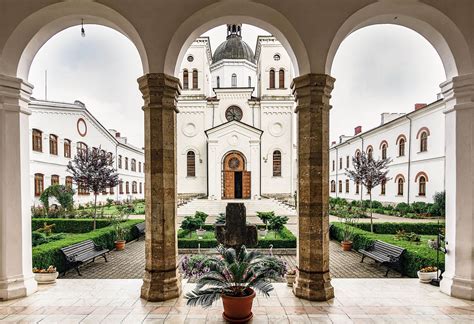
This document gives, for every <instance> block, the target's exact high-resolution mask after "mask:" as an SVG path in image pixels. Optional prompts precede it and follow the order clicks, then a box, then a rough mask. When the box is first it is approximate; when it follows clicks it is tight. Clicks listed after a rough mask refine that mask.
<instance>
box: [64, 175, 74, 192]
mask: <svg viewBox="0 0 474 324" xmlns="http://www.w3.org/2000/svg"><path fill="white" fill-rule="evenodd" d="M64 184H65V186H66V187H67V188H70V189H72V177H66V181H65V183H64Z"/></svg>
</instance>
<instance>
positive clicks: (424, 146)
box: [420, 132, 428, 152]
mask: <svg viewBox="0 0 474 324" xmlns="http://www.w3.org/2000/svg"><path fill="white" fill-rule="evenodd" d="M426 151H428V133H427V132H423V133H421V136H420V152H426Z"/></svg>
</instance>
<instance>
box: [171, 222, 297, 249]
mask: <svg viewBox="0 0 474 324" xmlns="http://www.w3.org/2000/svg"><path fill="white" fill-rule="evenodd" d="M203 228H204V229H206V233H205V234H204V235H203V236H202V238H201V239H199V238H198V236H197V234H196V232H195V231H192V232H191V233H190V232H189V231H185V230H183V229H180V230H179V231H178V248H181V249H183V248H188V249H191V248H197V247H198V244H200V246H201V248H214V247H216V246H217V245H218V243H217V240H216V237H215V233H214V229H213V226H212V225H208V226H203ZM271 245H272V246H273V247H274V248H296V237H295V236H294V235H293V233H291V232H290V231H289V230H288V229H287V228H286V227H285V228H283V230H282V231H281V232H279V233H275V232H273V231H269V232H268V233H267V235H266V236H265V237H259V238H258V245H257V247H259V248H269V247H270V246H271Z"/></svg>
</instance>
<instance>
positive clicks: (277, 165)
mask: <svg viewBox="0 0 474 324" xmlns="http://www.w3.org/2000/svg"><path fill="white" fill-rule="evenodd" d="M273 176H274V177H281V152H280V151H274V152H273Z"/></svg>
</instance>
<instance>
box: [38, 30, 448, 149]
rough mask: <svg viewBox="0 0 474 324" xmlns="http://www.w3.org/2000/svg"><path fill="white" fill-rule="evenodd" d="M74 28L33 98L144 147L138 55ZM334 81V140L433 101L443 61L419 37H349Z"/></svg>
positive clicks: (44, 62)
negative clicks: (87, 116) (77, 107)
mask: <svg viewBox="0 0 474 324" xmlns="http://www.w3.org/2000/svg"><path fill="white" fill-rule="evenodd" d="M85 29H86V37H84V38H83V37H81V35H80V27H78V26H76V27H72V28H69V29H66V30H64V31H62V32H61V33H59V34H57V35H56V36H54V37H53V38H51V39H50V40H49V41H48V42H47V43H46V44H45V45H44V46H43V47H42V48H41V49H40V51H39V52H38V54H37V55H36V57H35V59H34V61H33V64H32V67H31V70H30V75H29V81H30V82H31V83H33V85H34V86H35V89H34V92H33V96H34V97H36V98H38V99H44V98H45V90H44V89H45V87H44V84H45V82H44V80H45V70H47V71H48V93H47V96H48V100H53V101H65V102H73V101H74V100H81V101H82V102H84V103H85V104H86V106H87V108H88V109H89V110H90V111H91V112H92V113H93V114H94V115H95V116H96V117H97V118H98V120H99V121H100V122H101V123H102V124H103V125H104V126H105V127H107V128H115V129H117V130H119V131H120V132H121V133H122V134H123V136H127V137H128V138H129V141H130V143H132V144H135V145H137V146H141V145H143V113H142V110H141V106H142V99H141V94H140V92H139V90H138V84H137V82H136V79H137V78H138V77H140V76H141V75H142V69H141V63H140V58H139V55H138V52H137V51H136V49H135V48H134V46H133V44H132V43H131V42H130V41H129V40H128V39H127V38H126V37H125V36H123V35H122V34H120V33H118V32H116V31H114V30H112V29H109V28H106V27H101V26H95V25H86V26H85ZM242 34H243V38H244V40H245V41H246V42H247V43H248V44H249V45H250V46H251V47H252V48H255V42H256V39H257V36H258V35H261V34H268V33H266V32H265V31H263V30H261V29H258V28H256V27H252V26H247V25H244V26H243V32H242ZM205 35H206V36H209V37H210V38H211V48H212V50H215V49H216V47H217V46H218V45H219V44H220V43H221V42H222V41H224V40H225V36H226V31H225V27H224V26H221V27H217V28H214V29H213V30H211V31H209V32H207V33H206V34H205ZM331 74H332V75H333V76H334V77H335V78H336V84H335V89H334V91H333V99H332V105H333V109H332V111H331V135H330V136H331V140H336V139H337V138H338V136H339V135H341V134H346V135H351V134H353V131H354V127H355V126H358V125H361V126H363V129H364V130H367V129H369V128H372V127H374V126H377V125H378V124H379V123H380V114H381V113H382V112H409V111H411V110H412V109H413V106H414V104H415V103H421V102H426V103H429V102H432V101H434V100H436V94H437V93H438V92H439V84H440V83H441V82H443V81H444V70H443V66H442V64H441V60H440V58H439V56H438V55H437V53H436V51H435V50H434V49H433V47H432V46H431V45H430V44H429V43H428V42H427V41H426V40H425V39H424V38H423V37H421V36H420V35H418V34H417V33H415V32H413V31H411V30H409V29H406V28H403V27H400V26H393V25H379V26H371V27H366V28H364V29H361V30H359V31H356V32H355V33H353V34H351V35H350V36H349V37H348V38H347V39H346V40H344V42H343V43H342V45H341V47H340V48H339V50H338V52H337V54H336V58H335V60H334V64H333V70H332V73H331Z"/></svg>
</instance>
